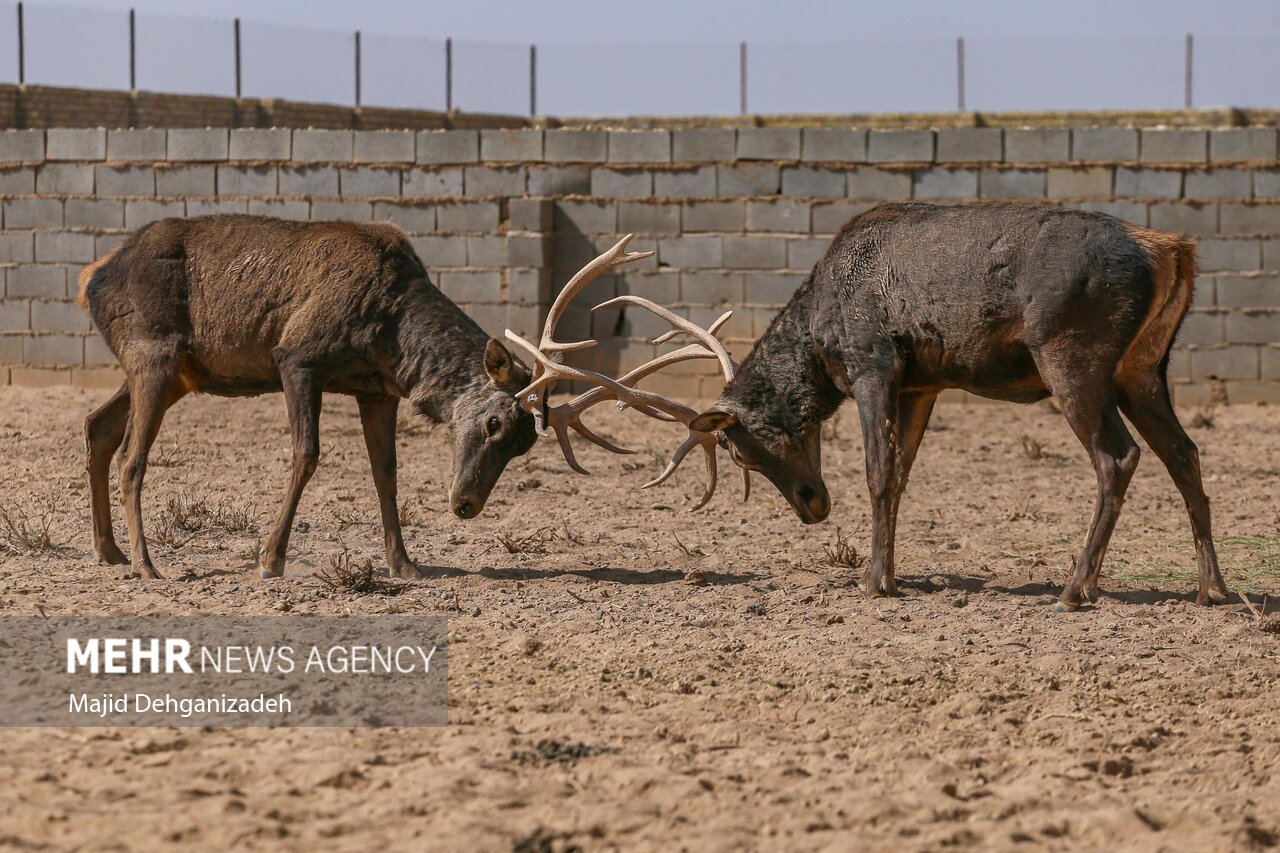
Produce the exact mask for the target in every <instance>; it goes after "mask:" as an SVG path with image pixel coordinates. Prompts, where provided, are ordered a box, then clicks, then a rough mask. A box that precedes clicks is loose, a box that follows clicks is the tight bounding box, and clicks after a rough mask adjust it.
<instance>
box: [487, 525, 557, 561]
mask: <svg viewBox="0 0 1280 853" xmlns="http://www.w3.org/2000/svg"><path fill="white" fill-rule="evenodd" d="M566 529H567V528H566ZM493 538H494V539H496V540H498V544H499V545H501V546H502V547H503V548H505V549H506V551H507V553H508V554H542V553H545V552H546V550H547V543H548V542H552V541H554V540H555V539H557V538H559V534H557V533H556V529H555V528H554V527H552V526H551V525H547V526H545V527H539V528H538V529H537V530H535V531H533V532H532V533H528V534H525V535H524V536H518V535H515V534H512V533H508V532H507V531H505V530H503V531H499V532H498V533H495V534H494V536H493Z"/></svg>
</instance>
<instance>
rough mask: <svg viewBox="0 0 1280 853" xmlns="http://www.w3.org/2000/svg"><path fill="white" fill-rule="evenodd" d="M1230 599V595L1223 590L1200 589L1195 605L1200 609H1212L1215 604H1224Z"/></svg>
mask: <svg viewBox="0 0 1280 853" xmlns="http://www.w3.org/2000/svg"><path fill="white" fill-rule="evenodd" d="M1230 599H1231V593H1229V592H1227V591H1226V590H1225V589H1202V590H1200V592H1199V593H1198V594H1197V595H1196V604H1198V605H1200V606H1201V607H1212V606H1213V605H1215V604H1226V603H1227V602H1228V601H1229V600H1230Z"/></svg>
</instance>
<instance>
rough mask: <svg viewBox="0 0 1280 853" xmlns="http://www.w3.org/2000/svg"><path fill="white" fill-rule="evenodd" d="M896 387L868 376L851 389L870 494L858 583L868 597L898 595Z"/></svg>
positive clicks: (888, 379)
mask: <svg viewBox="0 0 1280 853" xmlns="http://www.w3.org/2000/svg"><path fill="white" fill-rule="evenodd" d="M896 386H897V383H896V382H894V381H893V380H892V379H891V378H890V377H883V376H868V377H865V378H864V379H860V380H859V381H858V382H856V383H854V387H853V398H854V400H856V401H857V403H858V419H859V421H860V422H861V424H862V444H863V448H864V450H865V454H866V463H867V489H868V491H869V492H870V493H871V516H872V522H871V559H870V561H869V562H868V565H867V572H866V575H865V576H864V577H863V580H862V590H863V592H864V593H866V594H867V595H869V596H879V595H897V593H898V586H897V584H896V583H895V581H894V578H893V528H894V525H893V515H894V510H895V507H896V505H897V500H896V494H897V492H898V455H899V445H898V438H897V424H896V423H895V421H896V420H897V417H898V407H897V406H898V401H897V396H898V394H897V387H896Z"/></svg>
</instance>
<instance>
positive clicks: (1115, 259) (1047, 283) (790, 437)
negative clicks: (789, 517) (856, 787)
mask: <svg viewBox="0 0 1280 853" xmlns="http://www.w3.org/2000/svg"><path fill="white" fill-rule="evenodd" d="M1195 267H1196V264H1195V244H1194V243H1193V242H1192V241H1190V240H1186V239H1183V238H1180V237H1178V236H1176V235H1173V234H1165V233H1162V232H1159V231H1153V230H1150V229H1146V228H1139V227H1135V226H1132V225H1128V224H1126V223H1124V222H1121V221H1120V220H1118V219H1115V218H1112V217H1110V216H1105V215H1102V214H1098V213H1086V212H1082V211H1076V210H1060V209H1052V208H1045V207H1033V206H1025V205H979V206H935V205H928V204H888V205H882V206H880V207H877V208H875V209H873V210H870V211H868V212H867V213H864V214H862V215H860V216H858V217H855V218H854V219H853V220H852V221H850V222H849V223H848V224H847V225H846V226H845V227H844V229H843V230H841V232H840V234H839V235H837V237H836V239H835V241H834V242H833V243H832V245H831V247H830V248H829V249H828V250H827V252H826V254H825V255H824V256H823V257H822V259H821V260H819V261H818V263H817V264H816V265H815V267H814V269H813V272H812V274H811V275H810V276H809V278H808V279H807V280H806V281H805V282H804V283H803V284H802V285H801V286H800V287H799V289H798V290H797V291H796V293H795V295H794V296H793V297H792V299H791V301H790V303H789V304H788V305H787V306H786V307H785V308H784V309H783V310H782V312H781V313H780V314H779V315H778V316H777V317H776V318H775V319H774V321H773V323H772V325H770V327H769V329H768V331H767V332H766V333H765V334H764V336H763V337H762V338H761V339H760V340H759V342H757V344H756V346H755V348H754V349H753V350H752V352H751V354H750V355H749V356H748V357H747V359H746V361H745V362H743V364H742V368H741V369H740V370H739V371H738V373H737V376H736V377H735V378H734V379H733V381H731V382H730V383H729V384H728V385H727V386H726V388H725V390H724V392H723V393H722V395H721V397H720V399H719V401H718V402H717V403H716V405H715V406H714V407H713V408H711V409H710V410H708V411H706V412H704V413H703V414H701V415H700V416H699V417H698V418H697V419H696V420H695V421H693V422H692V423H691V424H690V428H691V429H694V430H699V431H701V432H712V431H719V432H720V433H721V434H722V435H723V436H724V438H725V439H726V441H727V443H728V444H729V446H730V453H731V455H732V456H733V458H734V459H735V461H737V462H738V463H739V464H740V465H741V466H743V467H744V468H746V469H748V470H758V471H761V472H762V473H764V474H765V476H767V477H768V478H769V480H770V481H772V482H773V484H774V485H775V486H776V487H777V488H778V490H779V491H780V492H781V493H782V495H783V496H784V497H785V498H786V499H787V501H788V502H790V504H791V506H792V508H793V509H794V510H795V512H796V514H797V515H799V516H800V518H801V519H802V520H803V521H805V522H806V523H815V522H819V521H822V520H823V519H825V518H826V517H827V514H828V512H829V510H830V501H829V498H828V495H827V488H826V485H825V484H824V483H823V480H822V470H821V461H820V460H821V455H820V432H821V431H820V424H821V423H822V421H823V420H825V419H826V418H828V417H830V416H831V415H832V414H833V413H834V412H835V411H836V409H837V407H838V406H839V405H840V403H841V401H842V400H843V399H845V398H847V397H852V398H853V399H854V400H855V401H856V402H857V405H858V415H859V419H860V421H861V425H862V434H863V442H864V445H865V448H866V468H867V484H868V487H869V490H870V493H871V502H872V509H873V528H872V532H871V558H870V561H869V565H868V567H867V570H866V575H865V577H864V579H863V588H864V590H865V591H866V592H867V593H868V594H870V595H892V594H895V593H896V591H897V588H896V585H895V582H894V559H893V546H894V534H895V526H896V522H897V515H898V504H899V501H900V499H901V497H902V491H903V489H904V488H905V487H906V483H907V476H908V474H909V473H910V471H911V463H912V461H913V460H914V459H915V456H916V451H917V450H918V449H919V447H920V440H921V438H922V437H923V435H924V431H925V426H926V424H927V423H928V421H929V415H930V412H931V411H932V409H933V404H934V400H935V399H936V398H937V396H938V393H939V392H941V391H942V390H943V389H946V388H963V389H965V390H966V391H969V392H970V393H973V394H977V395H980V396H983V397H989V398H993V399H997V400H1008V401H1012V402H1020V403H1029V402H1034V401H1036V400H1041V399H1043V398H1045V397H1048V396H1050V395H1052V396H1053V397H1054V398H1055V399H1056V400H1057V402H1058V405H1059V406H1060V407H1061V409H1062V413H1063V415H1064V416H1065V417H1066V419H1067V422H1068V424H1070V426H1071V429H1072V430H1073V431H1074V432H1075V434H1076V437H1077V438H1079V440H1080V442H1081V444H1083V445H1084V447H1085V450H1086V451H1087V452H1088V454H1089V457H1090V459H1091V460H1092V462H1093V467H1094V470H1095V472H1096V474H1097V478H1098V500H1097V506H1096V508H1095V510H1094V516H1093V522H1092V524H1091V525H1090V527H1089V533H1088V536H1087V537H1086V539H1085V544H1084V548H1083V550H1082V551H1081V553H1080V555H1079V558H1078V560H1077V562H1076V566H1075V570H1074V573H1073V575H1072V577H1071V579H1070V581H1069V582H1068V583H1067V584H1066V587H1065V588H1064V589H1063V592H1062V596H1061V599H1060V601H1059V603H1058V605H1057V608H1058V609H1066V610H1070V609H1075V608H1077V607H1079V606H1080V605H1081V604H1082V603H1083V601H1084V599H1085V598H1086V597H1088V598H1089V599H1095V598H1096V597H1097V595H1098V579H1099V576H1100V573H1101V570H1102V560H1103V556H1104V554H1105V553H1106V550H1107V543H1108V541H1109V540H1110V538H1111V532H1112V530H1113V529H1114V527H1115V524H1116V519H1117V517H1118V515H1119V513H1120V507H1121V504H1122V503H1123V502H1124V495H1125V490H1126V488H1127V486H1128V484H1129V480H1130V478H1131V477H1132V476H1133V472H1134V469H1135V468H1136V467H1137V464H1138V446H1137V445H1136V444H1135V443H1134V441H1133V438H1132V437H1131V436H1130V435H1129V431H1128V430H1127V429H1126V428H1125V425H1124V421H1123V420H1122V419H1121V417H1120V412H1121V411H1123V412H1124V413H1125V415H1126V416H1128V418H1129V420H1130V421H1131V422H1132V424H1133V425H1134V426H1135V427H1136V428H1137V429H1138V432H1140V433H1141V434H1142V437H1143V438H1144V439H1145V440H1146V442H1147V444H1149V445H1150V446H1151V449H1152V450H1154V451H1155V453H1156V455H1157V456H1159V457H1160V460H1161V461H1162V462H1163V463H1164V464H1165V467H1166V468H1167V469H1168V471H1169V474H1170V475H1171V476H1172V477H1173V480H1174V482H1175V483H1176V484H1177V486H1178V489H1179V490H1180V491H1181V492H1182V496H1183V498H1184V500H1185V501H1186V505H1187V512H1188V514H1189V515H1190V518H1191V530H1192V534H1193V536H1194V539H1195V547H1196V557H1197V561H1198V563H1199V570H1200V577H1199V594H1198V596H1197V602H1198V603H1200V604H1208V603H1210V602H1223V601H1225V600H1226V599H1227V597H1228V592H1227V588H1226V585H1225V584H1224V583H1223V580H1222V575H1221V574H1220V573H1219V571H1218V560H1217V556H1216V554H1215V552H1214V547H1213V536H1212V533H1211V530H1210V520H1209V501H1208V498H1206V497H1205V493H1204V488H1203V486H1202V485H1201V478H1200V462H1199V454H1198V451H1197V449H1196V446H1195V444H1194V443H1193V442H1192V441H1191V439H1190V438H1188V437H1187V434H1186V432H1185V431H1184V430H1183V429H1182V426H1181V424H1179V422H1178V418H1177V416H1176V415H1175V414H1174V410H1173V406H1172V404H1171V401H1170V397H1169V387H1168V382H1167V378H1166V370H1167V366H1168V361H1169V347H1170V345H1171V344H1172V342H1173V338H1174V335H1175V334H1176V333H1177V331H1178V327H1179V326H1180V325H1181V323H1182V320H1183V317H1184V316H1185V315H1186V312H1187V307H1188V306H1189V305H1190V304H1191V298H1192V290H1193V288H1194V285H1195Z"/></svg>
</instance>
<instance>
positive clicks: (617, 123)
mask: <svg viewBox="0 0 1280 853" xmlns="http://www.w3.org/2000/svg"><path fill="white" fill-rule="evenodd" d="M157 108H159V111H158V112H157V113H152V110H156V109H157ZM93 114H98V115H101V116H103V117H104V119H102V120H100V121H96V122H84V121H79V120H77V121H74V122H71V123H74V124H77V125H81V126H83V125H85V124H94V125H101V126H104V127H105V126H111V125H119V124H122V123H127V124H129V125H131V126H137V125H154V124H155V122H154V121H152V120H151V119H149V118H147V116H149V115H153V114H158V115H161V116H166V117H169V116H171V117H172V118H171V119H167V120H166V122H165V123H166V124H169V125H172V126H184V127H203V126H209V125H211V124H212V125H213V126H228V125H233V126H237V127H269V126H278V127H299V126H303V127H305V126H313V127H320V128H344V129H352V130H357V129H359V130H373V129H398V128H417V129H423V128H427V127H455V128H497V127H508V128H518V127H560V128H572V127H584V128H585V127H593V128H615V129H658V128H661V129H682V128H715V127H728V128H768V127H774V128H784V127H869V128H928V127H935V128H942V127H1039V128H1043V127H1085V126H1094V127H1141V128H1156V127H1169V128H1188V127H1196V128H1227V127H1249V126H1267V127H1277V126H1280V110H1274V109H1248V108H1239V107H1224V108H1217V109H1198V110H1135V111H1043V112H996V113H978V112H965V113H886V114H805V115H747V116H633V117H625V118H620V117H614V118H607V117H560V118H557V117H534V118H527V117H524V116H514V115H494V114H483V113H463V112H458V111H453V112H448V113H444V112H439V111H431V110H405V109H394V108H383V107H363V108H361V107H349V106H341V105H337V104H315V103H302V102H294V101H287V100H282V99H272V98H262V99H255V98H243V99H235V98H228V97H221V96H215V95H179V94H169V93H163V92H149V91H136V92H123V91H106V90H91V89H77V88H65V87H56V86H35V85H21V86H20V85H13V84H3V85H0V128H16V127H36V128H39V127H64V126H67V125H68V124H69V122H68V118H67V117H71V116H84V115H93ZM208 115H222V116H225V117H227V118H229V119H232V121H230V122H228V121H222V120H219V121H217V122H210V121H209V119H208V118H203V119H202V116H208ZM114 116H120V119H116V118H107V117H114ZM121 119H122V120H123V121H121ZM140 119H141V120H140Z"/></svg>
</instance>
